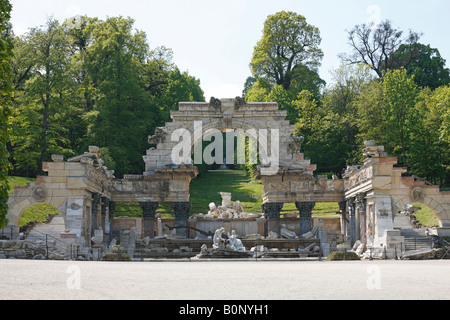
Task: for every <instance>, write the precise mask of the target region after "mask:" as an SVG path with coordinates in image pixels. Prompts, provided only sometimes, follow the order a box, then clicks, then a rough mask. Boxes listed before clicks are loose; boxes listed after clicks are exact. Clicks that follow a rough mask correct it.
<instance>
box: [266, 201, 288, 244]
mask: <svg viewBox="0 0 450 320" xmlns="http://www.w3.org/2000/svg"><path fill="white" fill-rule="evenodd" d="M283 205H284V204H283V203H278V202H276V203H264V204H263V205H262V212H263V213H264V217H265V218H266V220H267V228H266V231H267V234H266V235H265V236H268V235H269V234H270V232H275V233H276V234H277V237H278V238H280V237H281V228H280V212H281V209H283Z"/></svg>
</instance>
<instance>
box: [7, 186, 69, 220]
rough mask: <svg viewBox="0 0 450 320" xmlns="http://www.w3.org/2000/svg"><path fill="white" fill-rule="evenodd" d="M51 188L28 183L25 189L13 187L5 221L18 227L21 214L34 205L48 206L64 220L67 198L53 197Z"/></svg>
mask: <svg viewBox="0 0 450 320" xmlns="http://www.w3.org/2000/svg"><path fill="white" fill-rule="evenodd" d="M53 190H54V189H53V188H51V186H48V185H46V184H45V183H42V181H40V183H38V182H34V183H29V184H28V185H27V186H25V187H15V192H14V193H13V194H10V197H9V201H8V205H9V210H8V215H7V219H8V221H9V224H10V225H18V224H19V219H20V217H21V216H22V214H23V213H24V212H25V211H26V210H27V209H28V208H30V207H31V206H33V205H36V204H44V203H45V204H49V205H51V206H52V207H54V208H55V209H57V210H58V211H59V213H60V214H61V215H62V216H63V217H64V218H65V215H66V209H67V196H58V195H55V196H53Z"/></svg>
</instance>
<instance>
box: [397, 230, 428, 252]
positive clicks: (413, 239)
mask: <svg viewBox="0 0 450 320" xmlns="http://www.w3.org/2000/svg"><path fill="white" fill-rule="evenodd" d="M401 235H402V236H403V237H405V250H404V251H412V250H425V249H431V248H432V240H431V237H429V236H428V235H427V234H426V232H425V229H412V228H411V229H401Z"/></svg>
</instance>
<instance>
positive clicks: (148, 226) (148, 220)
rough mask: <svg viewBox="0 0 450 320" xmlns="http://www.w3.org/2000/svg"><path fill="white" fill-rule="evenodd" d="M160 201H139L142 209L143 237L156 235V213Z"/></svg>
mask: <svg viewBox="0 0 450 320" xmlns="http://www.w3.org/2000/svg"><path fill="white" fill-rule="evenodd" d="M158 204H159V203H158V202H139V205H140V206H141V209H142V215H143V217H144V218H143V219H142V225H143V229H144V230H143V237H144V238H145V237H150V238H151V239H153V238H154V237H155V213H156V209H157V208H158Z"/></svg>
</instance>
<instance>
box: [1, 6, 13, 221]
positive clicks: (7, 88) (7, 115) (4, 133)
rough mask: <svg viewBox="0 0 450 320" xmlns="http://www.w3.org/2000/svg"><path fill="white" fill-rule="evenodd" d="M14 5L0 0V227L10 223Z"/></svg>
mask: <svg viewBox="0 0 450 320" xmlns="http://www.w3.org/2000/svg"><path fill="white" fill-rule="evenodd" d="M11 9H12V6H11V4H10V3H9V1H7V0H0V108H1V112H0V144H1V145H0V227H3V226H5V225H7V224H8V220H7V218H6V215H7V214H8V199H9V196H8V189H9V181H8V170H9V168H10V163H9V160H8V155H9V154H8V150H7V148H6V145H7V142H8V140H9V131H10V121H11V97H12V95H13V92H14V87H13V79H14V76H13V69H12V58H13V40H12V37H11V35H10V34H9V32H10V30H11V25H10V24H9V19H10V18H11Z"/></svg>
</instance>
